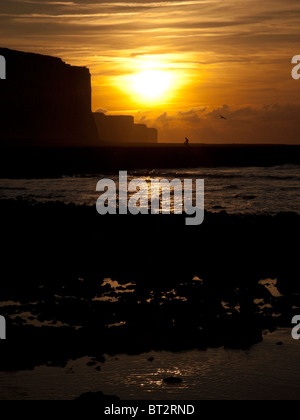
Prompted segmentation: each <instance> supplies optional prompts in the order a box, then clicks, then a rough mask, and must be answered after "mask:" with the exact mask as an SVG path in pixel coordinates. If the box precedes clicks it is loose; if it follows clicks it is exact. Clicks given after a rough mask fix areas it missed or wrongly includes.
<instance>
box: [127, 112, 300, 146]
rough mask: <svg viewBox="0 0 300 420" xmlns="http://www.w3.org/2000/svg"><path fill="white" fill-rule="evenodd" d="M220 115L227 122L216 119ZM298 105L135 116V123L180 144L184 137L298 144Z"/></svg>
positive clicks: (220, 141)
mask: <svg viewBox="0 0 300 420" xmlns="http://www.w3.org/2000/svg"><path fill="white" fill-rule="evenodd" d="M220 115H223V116H225V117H226V118H227V120H223V119H221V118H220ZM299 115H300V105H292V104H286V105H280V104H273V105H266V106H264V107H261V108H253V107H251V106H247V107H242V108H236V109H234V108H232V107H230V106H228V105H223V106H221V107H218V108H215V109H208V108H202V109H191V110H188V111H178V112H175V113H174V114H169V113H167V112H163V113H162V114H160V115H158V116H151V115H149V113H147V114H146V115H143V113H142V112H138V113H136V115H135V119H136V121H137V122H142V123H143V124H147V125H148V126H154V127H156V128H157V129H158V130H159V139H160V141H168V142H183V141H184V138H185V136H187V137H189V138H190V140H191V141H192V142H193V141H194V142H203V143H266V144H277V143H289V144H299V143H300V140H299V136H298V135H297V133H298V132H299V130H300V119H299Z"/></svg>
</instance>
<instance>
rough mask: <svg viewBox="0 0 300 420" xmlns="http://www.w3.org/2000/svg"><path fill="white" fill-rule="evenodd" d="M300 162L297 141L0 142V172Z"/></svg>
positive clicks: (28, 174) (30, 174) (25, 174)
mask: <svg viewBox="0 0 300 420" xmlns="http://www.w3.org/2000/svg"><path fill="white" fill-rule="evenodd" d="M284 164H292V165H300V146H287V145H284V146H283V145H272V146H271V145H270V146H266V145H198V144H195V145H193V144H191V145H190V146H188V147H186V146H184V145H183V144H182V145H174V144H172V145H166V144H157V145H139V146H137V145H130V146H129V145H128V146H122V145H119V146H116V145H107V146H99V147H94V148H93V147H78V148H76V147H69V148H66V147H52V148H51V147H48V148H47V147H25V146H23V147H22V146H20V147H13V146H7V147H5V146H3V145H2V146H1V147H0V177H1V178H35V177H55V176H63V175H78V174H99V173H107V172H109V171H119V170H136V169H164V168H196V167H208V168H217V167H249V166H258V167H261V166H266V167H270V166H280V165H284Z"/></svg>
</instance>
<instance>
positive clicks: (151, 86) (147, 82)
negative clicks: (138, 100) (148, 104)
mask: <svg viewBox="0 0 300 420" xmlns="http://www.w3.org/2000/svg"><path fill="white" fill-rule="evenodd" d="M132 82H133V89H134V90H135V92H136V93H138V94H139V95H140V96H142V97H144V98H146V99H158V98H161V97H163V96H164V94H165V93H166V92H167V91H168V90H169V88H170V87H171V83H172V76H171V74H170V73H169V72H166V71H163V70H144V71H142V72H140V73H138V74H136V75H134V76H133V77H132Z"/></svg>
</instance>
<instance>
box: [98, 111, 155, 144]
mask: <svg viewBox="0 0 300 420" xmlns="http://www.w3.org/2000/svg"><path fill="white" fill-rule="evenodd" d="M94 118H95V122H96V126H97V130H98V135H99V139H100V142H101V143H114V144H124V143H157V130H156V129H155V128H148V127H147V126H146V125H144V124H134V118H133V117H132V116H130V115H105V114H102V113H98V112H95V113H94Z"/></svg>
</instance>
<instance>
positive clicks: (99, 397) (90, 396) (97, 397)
mask: <svg viewBox="0 0 300 420" xmlns="http://www.w3.org/2000/svg"><path fill="white" fill-rule="evenodd" d="M75 401H105V402H117V401H120V398H119V397H116V396H115V395H105V394H103V393H102V392H100V391H99V392H87V393H85V394H82V395H80V397H78V398H75Z"/></svg>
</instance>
